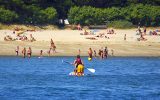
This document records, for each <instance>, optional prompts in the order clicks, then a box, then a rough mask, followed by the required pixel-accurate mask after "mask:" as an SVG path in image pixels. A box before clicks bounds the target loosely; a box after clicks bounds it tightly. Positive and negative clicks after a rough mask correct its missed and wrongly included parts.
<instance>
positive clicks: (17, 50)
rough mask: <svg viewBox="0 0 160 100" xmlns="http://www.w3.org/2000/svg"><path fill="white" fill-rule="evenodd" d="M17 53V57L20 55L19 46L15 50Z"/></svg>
mask: <svg viewBox="0 0 160 100" xmlns="http://www.w3.org/2000/svg"><path fill="white" fill-rule="evenodd" d="M15 52H16V56H18V55H19V46H17V48H16V49H15Z"/></svg>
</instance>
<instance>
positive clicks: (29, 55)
mask: <svg viewBox="0 0 160 100" xmlns="http://www.w3.org/2000/svg"><path fill="white" fill-rule="evenodd" d="M27 55H28V58H31V55H32V49H31V47H29V48H28V51H27Z"/></svg>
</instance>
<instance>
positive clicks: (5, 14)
mask: <svg viewBox="0 0 160 100" xmlns="http://www.w3.org/2000/svg"><path fill="white" fill-rule="evenodd" d="M17 18H18V15H17V14H16V13H15V12H14V11H10V10H6V9H4V8H0V22H2V23H11V22H14V21H16V19H17Z"/></svg>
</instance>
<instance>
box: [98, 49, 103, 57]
mask: <svg viewBox="0 0 160 100" xmlns="http://www.w3.org/2000/svg"><path fill="white" fill-rule="evenodd" d="M98 55H99V58H101V55H102V50H101V49H99V52H98Z"/></svg>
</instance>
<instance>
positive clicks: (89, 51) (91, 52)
mask: <svg viewBox="0 0 160 100" xmlns="http://www.w3.org/2000/svg"><path fill="white" fill-rule="evenodd" d="M92 54H93V51H92V49H91V48H89V50H88V58H90V59H92Z"/></svg>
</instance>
